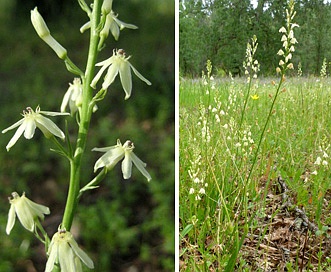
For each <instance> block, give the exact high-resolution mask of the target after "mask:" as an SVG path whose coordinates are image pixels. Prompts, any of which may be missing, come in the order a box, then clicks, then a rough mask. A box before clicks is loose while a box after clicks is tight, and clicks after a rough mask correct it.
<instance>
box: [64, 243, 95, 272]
mask: <svg viewBox="0 0 331 272" xmlns="http://www.w3.org/2000/svg"><path fill="white" fill-rule="evenodd" d="M69 244H70V247H71V249H72V250H73V251H74V252H75V254H76V255H77V256H78V257H79V258H80V259H81V260H82V262H83V263H84V264H85V265H86V266H87V267H88V268H90V269H92V268H94V264H93V261H92V260H91V258H90V257H89V256H88V255H87V254H86V253H85V252H84V251H83V250H82V249H81V248H80V247H79V246H78V244H77V242H76V241H75V240H74V238H72V239H70V240H69Z"/></svg>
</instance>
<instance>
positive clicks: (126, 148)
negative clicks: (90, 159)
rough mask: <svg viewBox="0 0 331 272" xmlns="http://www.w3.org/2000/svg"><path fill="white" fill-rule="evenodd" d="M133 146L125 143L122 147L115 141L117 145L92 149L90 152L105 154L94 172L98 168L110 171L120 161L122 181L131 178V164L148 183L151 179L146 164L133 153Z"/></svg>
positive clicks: (118, 141) (127, 142)
mask: <svg viewBox="0 0 331 272" xmlns="http://www.w3.org/2000/svg"><path fill="white" fill-rule="evenodd" d="M133 149H134V145H133V143H132V142H131V141H126V142H125V143H124V145H122V144H121V142H120V140H117V145H114V146H110V147H103V148H93V149H92V151H100V152H106V153H105V154H104V155H103V156H102V157H101V158H100V159H98V160H97V162H96V163H95V165H94V171H96V170H97V169H99V168H102V167H106V168H107V170H109V169H112V168H113V167H114V166H115V165H116V164H117V163H118V162H119V161H120V160H122V159H123V158H124V160H123V161H122V173H123V178H124V179H129V178H130V177H131V171H132V163H133V164H134V165H135V166H136V167H137V168H138V170H139V171H140V172H141V173H142V174H143V175H144V176H145V177H146V178H147V180H148V181H150V180H151V179H152V178H151V176H150V174H149V173H148V172H147V170H146V169H145V167H146V163H144V162H143V161H141V160H140V159H139V158H138V157H137V156H136V155H135V154H134V153H133Z"/></svg>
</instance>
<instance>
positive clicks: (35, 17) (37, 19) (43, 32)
mask: <svg viewBox="0 0 331 272" xmlns="http://www.w3.org/2000/svg"><path fill="white" fill-rule="evenodd" d="M31 22H32V24H33V27H34V29H35V30H36V31H37V34H38V35H39V37H40V38H42V39H43V38H45V37H46V36H49V35H50V34H51V33H50V31H49V29H48V27H47V25H46V23H45V21H44V19H43V17H41V15H40V13H39V12H38V9H37V7H35V8H34V10H31Z"/></svg>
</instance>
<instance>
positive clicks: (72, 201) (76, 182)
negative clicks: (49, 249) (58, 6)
mask: <svg viewBox="0 0 331 272" xmlns="http://www.w3.org/2000/svg"><path fill="white" fill-rule="evenodd" d="M100 11H101V0H94V3H93V11H92V16H91V31H90V47H89V53H88V59H87V65H86V70H85V76H83V77H82V79H83V88H84V89H83V104H82V110H81V118H80V123H79V131H78V138H77V142H76V148H75V152H74V157H73V159H72V161H71V162H70V184H69V192H68V198H67V203H66V207H65V211H64V215H63V221H62V226H63V227H64V228H65V229H66V230H70V228H71V225H72V221H73V217H74V214H75V210H76V207H77V202H78V198H77V196H78V195H79V188H80V171H81V160H82V156H83V153H84V151H85V147H86V140H87V133H88V129H89V125H90V120H91V115H92V109H91V107H90V106H89V105H90V102H91V100H92V95H93V90H92V88H91V86H90V84H91V82H92V79H93V77H94V69H95V63H96V60H97V55H98V42H99V35H98V32H97V27H98V24H99V22H100V13H101V12H100Z"/></svg>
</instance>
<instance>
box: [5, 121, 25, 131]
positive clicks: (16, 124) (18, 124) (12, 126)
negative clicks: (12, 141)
mask: <svg viewBox="0 0 331 272" xmlns="http://www.w3.org/2000/svg"><path fill="white" fill-rule="evenodd" d="M23 121H24V118H22V119H21V120H19V121H17V122H16V123H15V124H13V125H11V126H10V127H9V128H6V129H4V130H3V131H2V133H6V132H7V131H9V130H12V129H14V128H16V127H18V126H20V125H21V124H22V123H23Z"/></svg>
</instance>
